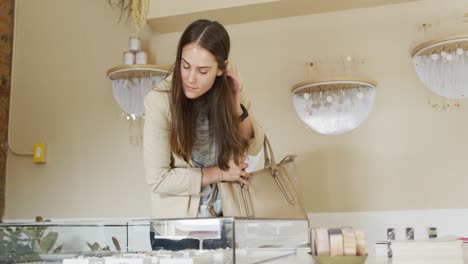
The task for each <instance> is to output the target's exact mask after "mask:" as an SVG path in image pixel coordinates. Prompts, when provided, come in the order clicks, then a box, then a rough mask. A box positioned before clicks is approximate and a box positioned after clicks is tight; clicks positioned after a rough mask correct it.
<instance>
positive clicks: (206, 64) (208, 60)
mask: <svg viewBox="0 0 468 264" xmlns="http://www.w3.org/2000/svg"><path fill="white" fill-rule="evenodd" d="M180 72H181V75H182V87H183V89H184V94H185V96H187V98H189V99H196V98H198V97H200V96H202V95H204V94H205V93H206V92H208V91H209V90H210V89H211V86H213V83H214V81H215V79H216V76H220V75H221V74H223V71H222V70H220V69H218V63H217V62H216V58H215V57H214V56H213V54H211V53H210V52H209V51H208V50H206V49H204V48H202V47H200V46H198V45H196V44H195V43H190V44H187V45H185V46H184V47H183V48H182V61H181V62H180Z"/></svg>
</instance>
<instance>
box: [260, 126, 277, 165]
mask: <svg viewBox="0 0 468 264" xmlns="http://www.w3.org/2000/svg"><path fill="white" fill-rule="evenodd" d="M263 155H264V159H265V168H267V167H270V166H271V168H272V169H273V170H277V165H276V161H275V155H274V154H273V148H272V147H271V144H270V140H268V137H267V135H265V140H264V141H263Z"/></svg>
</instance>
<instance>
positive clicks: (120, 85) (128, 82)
mask: <svg viewBox="0 0 468 264" xmlns="http://www.w3.org/2000/svg"><path fill="white" fill-rule="evenodd" d="M167 72H168V68H165V67H164V66H160V65H149V64H146V65H138V64H134V65H124V66H118V67H114V68H112V69H111V70H109V72H108V77H109V78H110V79H111V80H112V94H113V95H114V99H115V101H116V102H117V104H118V105H119V106H120V109H121V110H122V111H123V112H124V115H125V117H126V119H127V120H135V119H137V118H139V117H143V114H144V111H145V107H144V105H143V102H144V98H145V96H146V95H147V94H148V93H149V92H150V91H151V89H152V88H153V87H155V86H156V84H158V83H159V82H160V81H161V80H162V79H163V78H164V76H165V75H166V74H167Z"/></svg>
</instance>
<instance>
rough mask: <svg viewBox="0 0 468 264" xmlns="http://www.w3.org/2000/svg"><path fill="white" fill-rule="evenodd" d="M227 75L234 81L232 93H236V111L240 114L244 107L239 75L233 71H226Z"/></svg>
mask: <svg viewBox="0 0 468 264" xmlns="http://www.w3.org/2000/svg"><path fill="white" fill-rule="evenodd" d="M226 75H227V78H228V80H230V81H231V82H232V93H233V95H234V111H235V112H236V113H237V114H238V115H239V116H240V115H241V114H242V108H241V107H240V104H241V101H240V94H241V93H240V87H239V80H238V79H237V77H236V76H235V75H234V74H233V73H232V72H231V71H229V70H228V71H226Z"/></svg>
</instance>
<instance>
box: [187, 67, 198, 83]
mask: <svg viewBox="0 0 468 264" xmlns="http://www.w3.org/2000/svg"><path fill="white" fill-rule="evenodd" d="M195 80H196V78H195V71H193V70H191V71H189V75H188V81H189V82H190V83H194V82H195Z"/></svg>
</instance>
